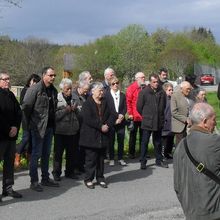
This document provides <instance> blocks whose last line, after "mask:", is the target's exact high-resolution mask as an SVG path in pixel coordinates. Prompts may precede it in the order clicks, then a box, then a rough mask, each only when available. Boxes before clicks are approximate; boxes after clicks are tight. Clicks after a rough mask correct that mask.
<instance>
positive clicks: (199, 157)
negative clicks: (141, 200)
mask: <svg viewBox="0 0 220 220" xmlns="http://www.w3.org/2000/svg"><path fill="white" fill-rule="evenodd" d="M190 119H191V122H192V127H191V130H190V134H189V135H188V136H187V137H186V138H184V139H183V140H182V141H181V142H180V143H179V145H178V146H177V148H176V150H175V152H174V161H173V162H174V163H173V167H174V189H175V191H176V194H177V197H178V199H179V201H180V203H181V206H182V208H183V212H184V214H185V215H186V219H187V220H207V219H208V220H212V219H220V200H219V198H220V185H219V183H217V182H216V181H214V180H213V179H211V178H210V177H209V176H207V175H206V174H205V173H203V170H202V166H199V167H196V166H195V165H194V164H193V162H192V161H191V159H190V158H189V156H188V153H187V152H186V149H185V145H186V144H187V145H188V150H189V152H190V154H191V155H192V157H193V158H194V160H196V161H197V162H199V163H201V164H200V165H202V164H203V165H204V166H205V168H206V169H209V170H210V171H211V172H212V173H213V175H214V176H216V178H217V179H219V178H220V175H219V174H220V136H219V135H217V134H213V131H214V128H215V125H216V115H215V112H214V109H213V108H212V107H211V106H210V105H209V104H207V103H197V104H195V105H194V107H193V109H192V110H191V112H190ZM185 141H186V142H185Z"/></svg>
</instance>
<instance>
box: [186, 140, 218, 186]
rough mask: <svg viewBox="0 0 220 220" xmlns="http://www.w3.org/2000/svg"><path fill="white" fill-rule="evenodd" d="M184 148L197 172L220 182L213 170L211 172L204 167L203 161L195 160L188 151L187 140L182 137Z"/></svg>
mask: <svg viewBox="0 0 220 220" xmlns="http://www.w3.org/2000/svg"><path fill="white" fill-rule="evenodd" d="M183 141H184V148H185V150H186V153H187V155H188V157H189V159H190V160H191V161H192V163H193V164H194V165H195V167H196V169H197V171H198V172H200V173H204V174H205V175H206V176H208V177H209V178H211V179H212V180H214V181H215V182H216V183H218V184H220V179H219V177H218V176H216V175H215V174H214V173H213V172H211V171H210V170H209V169H207V168H206V167H205V165H204V164H203V163H201V162H200V163H199V162H198V161H196V160H195V159H194V158H193V156H192V154H191V153H190V151H189V148H188V144H187V140H186V138H184V140H183Z"/></svg>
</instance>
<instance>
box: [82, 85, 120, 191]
mask: <svg viewBox="0 0 220 220" xmlns="http://www.w3.org/2000/svg"><path fill="white" fill-rule="evenodd" d="M91 93H92V95H91V96H89V97H88V98H87V100H86V101H85V103H84V104H83V107H82V112H81V115H82V125H81V131H80V140H79V144H80V146H83V147H84V149H85V179H84V183H85V185H86V186H87V187H88V188H89V189H94V188H95V186H94V183H93V182H92V181H93V179H94V177H95V176H96V180H97V183H98V184H99V185H100V186H101V187H103V188H107V184H106V182H105V178H104V155H105V150H106V146H107V145H108V142H109V131H110V128H111V127H112V126H113V125H114V123H115V121H116V118H115V116H114V115H113V114H111V113H110V110H109V108H108V105H107V103H106V100H105V99H103V84H102V83H100V82H95V83H94V84H93V85H92V86H91Z"/></svg>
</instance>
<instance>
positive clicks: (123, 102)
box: [105, 90, 127, 125]
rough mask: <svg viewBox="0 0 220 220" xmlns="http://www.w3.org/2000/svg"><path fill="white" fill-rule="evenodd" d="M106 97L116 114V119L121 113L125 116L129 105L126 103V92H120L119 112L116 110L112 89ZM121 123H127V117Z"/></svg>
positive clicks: (111, 109)
mask: <svg viewBox="0 0 220 220" xmlns="http://www.w3.org/2000/svg"><path fill="white" fill-rule="evenodd" d="M105 98H106V101H107V104H108V106H109V109H110V111H111V113H112V114H114V116H115V117H116V119H117V118H118V115H119V114H122V115H124V116H125V114H126V112H127V105H126V97H125V94H124V93H122V92H120V98H119V108H118V112H116V109H115V104H114V99H113V97H112V94H111V92H110V90H109V91H108V92H107V93H106V95H105ZM121 125H125V118H124V120H123V121H122V123H121Z"/></svg>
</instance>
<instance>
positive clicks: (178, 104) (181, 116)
mask: <svg viewBox="0 0 220 220" xmlns="http://www.w3.org/2000/svg"><path fill="white" fill-rule="evenodd" d="M191 89H192V86H191V85H190V83H189V82H187V81H183V82H181V84H180V89H178V90H176V91H175V92H174V93H173V95H172V96H171V114H172V121H171V124H172V132H174V133H175V136H176V146H177V145H178V143H179V142H180V140H181V139H182V138H184V137H186V130H187V125H188V124H189V119H188V116H189V110H190V100H189V98H188V96H189V94H190V91H191Z"/></svg>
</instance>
